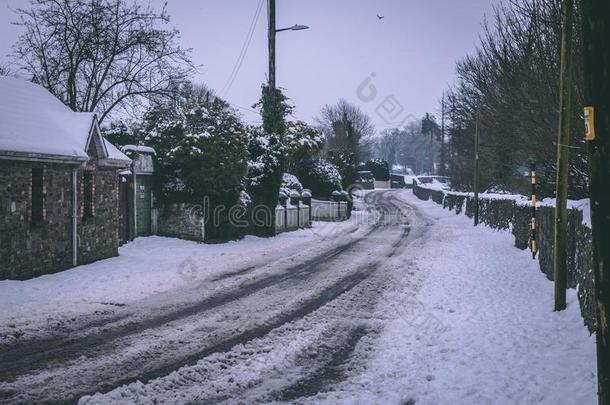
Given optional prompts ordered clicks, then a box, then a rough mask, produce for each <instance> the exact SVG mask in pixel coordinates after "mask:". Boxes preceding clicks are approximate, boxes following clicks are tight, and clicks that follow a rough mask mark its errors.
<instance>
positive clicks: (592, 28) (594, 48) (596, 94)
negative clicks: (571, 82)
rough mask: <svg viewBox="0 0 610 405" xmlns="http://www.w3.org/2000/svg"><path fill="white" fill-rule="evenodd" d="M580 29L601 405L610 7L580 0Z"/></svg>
mask: <svg viewBox="0 0 610 405" xmlns="http://www.w3.org/2000/svg"><path fill="white" fill-rule="evenodd" d="M582 28H583V44H584V46H583V54H584V78H585V102H586V107H585V112H586V114H585V116H586V118H588V119H587V121H586V124H587V125H586V127H587V136H586V139H587V143H588V147H589V165H590V176H589V181H590V183H589V194H590V204H591V224H592V227H593V229H592V231H593V274H594V277H595V300H596V304H597V305H596V307H597V334H596V338H597V339H596V340H597V381H598V383H597V387H598V398H599V404H600V405H610V331H609V328H608V326H609V325H608V313H609V312H610V249H609V248H608V247H609V246H610V194H609V193H608V184H610V63H609V62H610V43H609V42H608V38H610V2H608V0H583V2H582Z"/></svg>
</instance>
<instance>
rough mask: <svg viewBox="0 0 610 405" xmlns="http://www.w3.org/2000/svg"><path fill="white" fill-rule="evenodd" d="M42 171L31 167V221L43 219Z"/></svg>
mask: <svg viewBox="0 0 610 405" xmlns="http://www.w3.org/2000/svg"><path fill="white" fill-rule="evenodd" d="M44 217H45V212H44V172H43V170H42V169H41V168H34V169H32V222H41V221H44V219H45V218H44Z"/></svg>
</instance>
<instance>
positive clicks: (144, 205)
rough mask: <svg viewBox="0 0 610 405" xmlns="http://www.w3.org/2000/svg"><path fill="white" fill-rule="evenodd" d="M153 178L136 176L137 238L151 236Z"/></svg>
mask: <svg viewBox="0 0 610 405" xmlns="http://www.w3.org/2000/svg"><path fill="white" fill-rule="evenodd" d="M151 186H152V176H142V175H136V236H150V234H151V228H150V223H151V220H150V211H151V208H152V193H151V192H152V187H151Z"/></svg>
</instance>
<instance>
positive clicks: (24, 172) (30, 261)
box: [0, 160, 72, 280]
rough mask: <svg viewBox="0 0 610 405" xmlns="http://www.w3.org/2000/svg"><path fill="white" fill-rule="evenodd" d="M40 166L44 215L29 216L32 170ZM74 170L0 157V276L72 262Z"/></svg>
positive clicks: (25, 274) (46, 269) (21, 276)
mask: <svg viewBox="0 0 610 405" xmlns="http://www.w3.org/2000/svg"><path fill="white" fill-rule="evenodd" d="M33 167H37V168H43V179H44V180H43V181H44V183H43V184H44V194H45V196H44V210H45V218H46V219H45V220H44V221H43V222H41V223H37V224H34V223H32V221H31V208H32V207H31V198H30V195H31V180H32V174H31V169H32V168H33ZM71 190H72V169H71V167H70V166H68V165H44V164H37V163H28V162H15V161H8V160H0V279H6V278H9V279H20V280H23V279H27V278H31V277H35V276H38V275H41V274H45V273H51V272H55V271H60V270H63V269H66V268H68V267H70V266H71V265H72V197H71V195H72V192H71Z"/></svg>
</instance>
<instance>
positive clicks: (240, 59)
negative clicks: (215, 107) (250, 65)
mask: <svg viewBox="0 0 610 405" xmlns="http://www.w3.org/2000/svg"><path fill="white" fill-rule="evenodd" d="M263 2H264V0H259V2H258V5H257V7H256V11H255V13H254V16H253V17H252V21H251V23H250V28H249V30H248V34H247V35H246V38H245V40H244V43H243V45H242V47H241V51H240V52H239V56H238V57H237V60H236V61H235V65H234V66H233V70H232V71H231V74H230V75H229V78H228V79H227V82H226V83H225V85H224V86H223V88H222V89H221V90H220V94H221V96H222V97H224V96H226V95H227V93H228V92H229V90H231V86H232V85H233V82H235V79H236V78H237V75H238V74H239V70H240V69H241V66H242V64H243V62H244V59H245V57H246V53H247V52H248V48H249V47H250V42H252V36H253V35H254V30H255V28H256V25H257V23H258V19H259V17H260V14H261V10H262V8H263Z"/></svg>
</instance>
